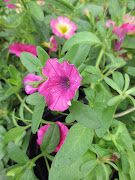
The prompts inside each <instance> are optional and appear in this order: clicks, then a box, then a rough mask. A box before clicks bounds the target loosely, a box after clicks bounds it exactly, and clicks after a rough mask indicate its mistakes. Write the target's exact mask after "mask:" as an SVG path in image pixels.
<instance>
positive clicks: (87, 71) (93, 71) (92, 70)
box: [81, 65, 101, 77]
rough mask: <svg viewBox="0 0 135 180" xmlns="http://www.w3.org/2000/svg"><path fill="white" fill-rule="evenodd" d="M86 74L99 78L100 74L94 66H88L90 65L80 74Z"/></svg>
mask: <svg viewBox="0 0 135 180" xmlns="http://www.w3.org/2000/svg"><path fill="white" fill-rule="evenodd" d="M88 74H94V75H97V76H99V77H100V76H101V72H100V71H99V70H98V69H97V68H96V67H95V66H90V65H87V66H86V67H85V69H84V70H83V71H82V73H81V75H82V76H84V75H88Z"/></svg>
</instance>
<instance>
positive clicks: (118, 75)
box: [112, 71, 124, 90]
mask: <svg viewBox="0 0 135 180" xmlns="http://www.w3.org/2000/svg"><path fill="white" fill-rule="evenodd" d="M112 75H113V80H114V82H115V83H116V84H117V85H118V86H119V88H120V89H121V90H123V86H124V78H123V75H122V74H121V73H120V72H116V71H115V72H113V74H112Z"/></svg>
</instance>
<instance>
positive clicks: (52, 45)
mask: <svg viewBox="0 0 135 180" xmlns="http://www.w3.org/2000/svg"><path fill="white" fill-rule="evenodd" d="M42 45H43V46H45V47H47V48H49V56H50V55H51V51H54V52H56V51H57V48H58V43H57V41H56V37H55V36H52V37H51V38H50V42H49V43H47V42H43V43H42Z"/></svg>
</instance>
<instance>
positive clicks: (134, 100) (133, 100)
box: [127, 95, 135, 107]
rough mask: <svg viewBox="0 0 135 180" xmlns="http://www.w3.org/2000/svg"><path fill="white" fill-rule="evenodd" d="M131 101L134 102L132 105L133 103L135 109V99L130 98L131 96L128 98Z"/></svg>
mask: <svg viewBox="0 0 135 180" xmlns="http://www.w3.org/2000/svg"><path fill="white" fill-rule="evenodd" d="M127 97H128V98H129V99H131V101H132V103H133V105H134V107H135V99H134V98H133V97H132V96H130V95H128V96H127Z"/></svg>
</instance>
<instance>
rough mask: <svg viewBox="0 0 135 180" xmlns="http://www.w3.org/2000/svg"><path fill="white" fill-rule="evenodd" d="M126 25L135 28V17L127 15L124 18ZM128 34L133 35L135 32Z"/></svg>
mask: <svg viewBox="0 0 135 180" xmlns="http://www.w3.org/2000/svg"><path fill="white" fill-rule="evenodd" d="M124 23H129V24H131V25H134V26H135V16H130V15H129V14H126V15H125V16H124ZM127 34H129V35H133V34H135V31H132V32H130V31H129V32H128V33H127Z"/></svg>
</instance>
